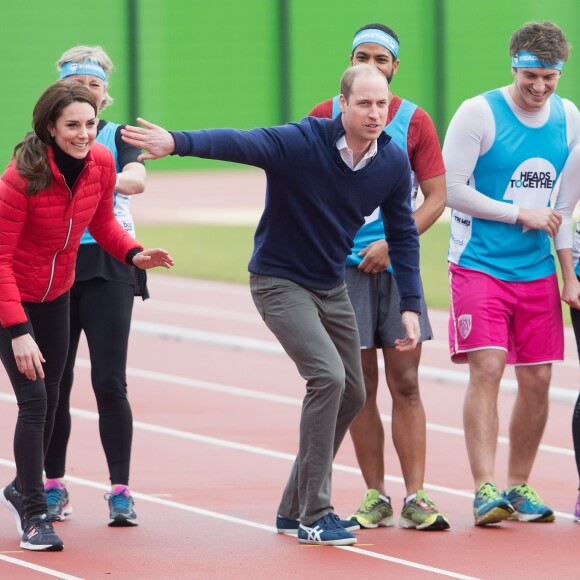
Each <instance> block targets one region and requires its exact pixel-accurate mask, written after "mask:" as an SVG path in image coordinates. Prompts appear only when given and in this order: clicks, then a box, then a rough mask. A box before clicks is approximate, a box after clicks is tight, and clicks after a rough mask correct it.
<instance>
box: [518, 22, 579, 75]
mask: <svg viewBox="0 0 580 580" xmlns="http://www.w3.org/2000/svg"><path fill="white" fill-rule="evenodd" d="M570 48H572V47H571V45H570V43H569V42H568V39H567V38H566V35H565V34H564V33H563V32H562V30H561V29H560V28H559V27H558V26H556V25H555V24H554V23H553V22H550V21H549V20H545V21H542V22H528V23H527V24H524V25H523V26H522V27H521V28H519V29H518V30H516V31H515V32H514V33H513V34H512V37H511V39H510V49H509V50H510V56H512V57H513V56H514V55H515V53H516V52H519V51H526V52H532V53H534V54H535V55H536V56H537V57H538V58H539V59H540V60H545V61H546V62H547V63H548V64H550V65H553V64H555V63H556V62H557V61H560V60H561V61H564V60H568V58H569V56H570Z"/></svg>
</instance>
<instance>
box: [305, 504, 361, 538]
mask: <svg viewBox="0 0 580 580" xmlns="http://www.w3.org/2000/svg"><path fill="white" fill-rule="evenodd" d="M298 541H299V542H300V543H301V544H315V545H319V546H350V545H351V544H356V537H355V536H354V535H353V534H351V533H350V532H348V531H346V530H345V529H344V528H343V527H342V526H341V525H340V518H339V517H338V516H337V515H336V514H334V513H332V512H331V513H329V514H326V515H325V516H324V517H322V518H320V519H318V520H316V521H315V522H313V523H312V524H310V525H309V526H305V525H304V524H300V525H299V526H298Z"/></svg>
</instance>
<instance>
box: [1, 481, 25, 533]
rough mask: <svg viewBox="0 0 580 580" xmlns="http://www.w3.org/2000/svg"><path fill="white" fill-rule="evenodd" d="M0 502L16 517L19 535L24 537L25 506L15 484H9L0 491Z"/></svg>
mask: <svg viewBox="0 0 580 580" xmlns="http://www.w3.org/2000/svg"><path fill="white" fill-rule="evenodd" d="M0 502H2V503H3V504H4V505H5V506H6V507H7V508H8V509H9V510H10V513H11V514H12V515H13V516H14V521H15V522H16V529H17V530H18V535H19V536H22V533H23V532H24V525H23V522H24V504H23V503H22V494H21V493H20V492H19V491H18V490H17V489H16V487H15V486H14V482H12V483H9V484H8V485H7V486H6V487H4V488H3V489H2V490H1V491H0Z"/></svg>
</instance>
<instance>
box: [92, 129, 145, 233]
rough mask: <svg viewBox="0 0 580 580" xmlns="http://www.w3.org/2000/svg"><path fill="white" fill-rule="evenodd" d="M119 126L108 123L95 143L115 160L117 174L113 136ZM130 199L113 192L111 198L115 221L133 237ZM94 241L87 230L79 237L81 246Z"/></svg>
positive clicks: (115, 148)
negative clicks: (106, 150)
mask: <svg viewBox="0 0 580 580" xmlns="http://www.w3.org/2000/svg"><path fill="white" fill-rule="evenodd" d="M118 128H119V125H118V124H117V123H109V122H107V124H106V125H105V126H104V127H103V128H102V129H101V130H100V131H99V133H98V135H97V138H96V139H95V141H97V142H99V143H101V144H102V145H104V146H105V147H106V148H107V149H109V151H111V153H112V154H113V157H114V158H115V165H116V168H117V173H120V171H121V167H120V166H119V153H118V151H117V144H116V143H115V135H116V134H117V129H118ZM130 201H131V200H130V197H129V196H127V195H123V194H121V193H117V192H115V194H114V198H113V204H114V206H113V207H114V211H115V217H116V218H117V221H119V223H120V224H121V225H122V226H123V227H124V228H125V230H126V231H127V232H128V233H129V234H131V235H132V236H133V237H135V228H134V226H133V219H132V218H131V214H130V213H129V204H130ZM96 243H97V242H96V240H95V239H94V238H93V236H91V234H89V230H88V229H87V230H85V231H84V233H83V235H82V237H81V244H96Z"/></svg>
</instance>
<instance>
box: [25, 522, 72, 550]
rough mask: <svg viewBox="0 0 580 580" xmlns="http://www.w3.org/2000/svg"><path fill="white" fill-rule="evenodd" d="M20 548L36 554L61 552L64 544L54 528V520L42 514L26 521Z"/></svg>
mask: <svg viewBox="0 0 580 580" xmlns="http://www.w3.org/2000/svg"><path fill="white" fill-rule="evenodd" d="M20 547H21V548H24V549H25V550H33V551H36V552H60V551H61V550H62V549H63V548H64V544H63V543H62V540H61V539H60V538H59V537H58V536H57V535H56V533H55V531H54V528H53V527H52V518H51V517H50V516H49V515H48V514H41V515H39V516H32V517H31V518H30V519H29V520H26V522H25V526H24V533H23V534H22V541H21V542H20Z"/></svg>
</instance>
